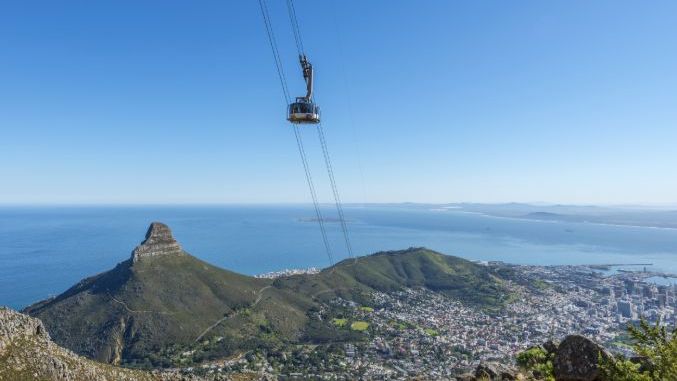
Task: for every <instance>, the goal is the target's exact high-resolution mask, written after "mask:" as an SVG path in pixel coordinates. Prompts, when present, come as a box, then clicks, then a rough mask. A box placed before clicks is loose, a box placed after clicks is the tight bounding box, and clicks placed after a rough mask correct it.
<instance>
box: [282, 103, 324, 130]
mask: <svg viewBox="0 0 677 381" xmlns="http://www.w3.org/2000/svg"><path fill="white" fill-rule="evenodd" d="M287 120H288V121H290V122H292V123H297V124H300V123H304V124H306V123H308V124H317V123H320V106H318V105H316V104H315V103H313V102H312V101H309V100H307V99H306V98H305V97H299V98H296V102H294V103H292V104H290V105H289V116H288V117H287Z"/></svg>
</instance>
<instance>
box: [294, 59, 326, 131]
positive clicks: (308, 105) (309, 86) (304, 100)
mask: <svg viewBox="0 0 677 381" xmlns="http://www.w3.org/2000/svg"><path fill="white" fill-rule="evenodd" d="M299 61H300V62H301V69H302V70H303V79H305V81H306V96H305V97H296V102H294V103H292V104H290V105H289V109H288V110H287V111H288V114H287V120H288V121H290V122H292V123H296V124H301V123H303V124H317V123H320V107H319V106H318V105H316V104H315V103H314V102H313V101H312V97H313V65H311V64H310V62H308V59H307V58H306V56H305V55H299Z"/></svg>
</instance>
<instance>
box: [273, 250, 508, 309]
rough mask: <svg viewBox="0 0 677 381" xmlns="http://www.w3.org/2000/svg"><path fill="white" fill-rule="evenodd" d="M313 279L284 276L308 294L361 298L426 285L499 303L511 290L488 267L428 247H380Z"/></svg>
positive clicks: (480, 302) (488, 304)
mask: <svg viewBox="0 0 677 381" xmlns="http://www.w3.org/2000/svg"><path fill="white" fill-rule="evenodd" d="M309 278H310V279H300V278H292V279H286V280H282V281H280V283H284V286H285V287H291V288H294V289H295V290H297V291H298V292H301V293H303V294H311V295H318V296H320V297H321V296H324V295H328V296H333V295H339V296H342V297H344V298H348V299H355V298H360V297H362V296H364V295H367V294H368V293H369V292H371V291H381V292H390V291H396V290H401V289H403V288H406V287H425V288H427V289H430V290H433V291H437V292H441V293H443V294H445V295H447V296H449V297H452V298H454V299H457V300H460V301H463V302H465V303H467V304H471V305H476V306H480V307H483V308H488V309H495V308H499V307H500V306H501V305H503V303H504V302H505V301H506V300H507V297H508V294H507V293H506V292H505V289H504V287H503V286H502V285H501V283H502V281H501V280H500V279H499V278H497V277H496V276H494V275H492V274H491V273H489V271H488V270H487V268H486V267H484V266H480V265H477V264H475V263H473V262H470V261H468V260H465V259H462V258H458V257H451V256H448V255H444V254H440V253H437V252H434V251H432V250H428V249H425V248H410V249H407V250H399V251H387V252H380V253H376V254H373V255H370V256H366V257H360V258H356V259H347V260H344V261H342V262H340V263H338V264H336V265H335V266H332V267H330V268H327V269H325V270H323V271H322V272H320V273H319V274H317V275H314V276H311V277H309Z"/></svg>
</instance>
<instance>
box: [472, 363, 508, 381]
mask: <svg viewBox="0 0 677 381" xmlns="http://www.w3.org/2000/svg"><path fill="white" fill-rule="evenodd" d="M517 377H518V375H517V370H516V369H514V368H512V367H509V366H507V365H504V364H498V363H482V364H480V365H478V366H477V369H476V370H475V379H477V380H492V381H494V380H497V381H509V380H510V381H511V380H516V379H517Z"/></svg>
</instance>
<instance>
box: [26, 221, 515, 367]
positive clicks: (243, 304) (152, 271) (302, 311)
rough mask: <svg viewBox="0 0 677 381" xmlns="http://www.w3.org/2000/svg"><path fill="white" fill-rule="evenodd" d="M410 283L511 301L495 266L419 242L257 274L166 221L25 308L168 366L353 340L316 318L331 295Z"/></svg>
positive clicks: (362, 297) (365, 293) (116, 353)
mask: <svg viewBox="0 0 677 381" xmlns="http://www.w3.org/2000/svg"><path fill="white" fill-rule="evenodd" d="M404 287H425V288H428V289H431V290H435V291H438V292H441V293H444V294H446V295H449V296H452V297H454V298H456V299H458V300H461V301H463V302H465V303H468V304H473V305H478V306H481V307H485V308H487V309H492V308H496V307H498V306H500V305H502V304H503V303H504V302H505V301H506V300H507V298H508V297H509V295H508V294H507V292H506V291H505V288H504V287H503V286H502V283H501V279H499V278H498V277H497V276H496V275H493V274H491V273H490V272H489V270H488V268H487V267H484V266H480V265H477V264H475V263H472V262H469V261H467V260H464V259H461V258H456V257H450V256H445V255H442V254H439V253H435V252H432V251H430V250H426V249H413V248H412V249H408V250H403V251H394V252H384V253H377V254H374V255H371V256H368V257H362V258H359V259H357V260H352V259H349V260H345V261H342V262H340V263H338V264H336V265H335V266H333V267H330V268H327V269H325V270H323V271H321V272H320V273H318V274H312V275H310V274H309V275H295V276H290V277H284V278H277V279H258V278H254V277H249V276H245V275H240V274H236V273H234V272H230V271H227V270H223V269H220V268H217V267H214V266H212V265H210V264H208V263H205V262H203V261H200V260H199V259H197V258H195V257H193V256H191V255H189V254H187V253H186V252H184V251H183V250H182V249H181V246H180V245H179V244H178V243H177V242H176V241H175V240H174V238H173V237H172V234H171V231H170V230H169V228H168V227H167V226H166V225H164V224H160V223H153V224H151V226H150V228H149V229H148V233H147V234H146V239H145V241H143V242H142V243H141V244H140V245H139V246H138V247H137V248H136V249H135V250H134V251H133V253H132V256H131V258H129V259H128V260H126V261H124V262H122V263H120V264H118V265H117V266H116V267H115V268H114V269H112V270H110V271H107V272H104V273H102V274H99V275H95V276H93V277H90V278H87V279H85V280H83V281H81V282H79V283H78V284H76V285H75V286H73V287H72V288H70V289H69V290H67V291H66V292H64V293H63V294H61V295H59V296H57V297H55V298H53V299H49V300H45V301H42V302H39V303H36V304H34V305H32V306H30V307H28V308H26V310H25V312H27V313H28V314H30V315H32V316H35V317H39V318H40V319H42V321H43V322H44V323H45V325H46V327H47V329H48V331H49V332H50V334H51V335H52V337H53V339H54V340H55V341H56V342H57V343H59V344H61V345H63V346H65V347H67V348H70V349H72V350H74V351H76V352H78V353H80V354H84V355H87V356H89V357H92V358H95V359H98V360H101V361H105V362H111V363H127V364H132V365H133V364H139V363H141V364H143V363H144V362H145V363H146V364H148V363H149V362H150V364H152V365H155V366H157V365H166V366H169V365H172V361H173V360H171V359H172V358H173V357H172V356H173V355H172V353H176V352H181V351H183V350H184V349H185V348H190V347H191V345H193V344H194V343H196V342H203V341H205V342H208V348H207V352H208V353H209V356H211V357H210V358H218V357H219V356H221V357H223V356H226V355H228V354H231V353H233V352H236V351H239V350H244V349H250V348H254V347H261V346H266V345H273V344H275V343H294V342H326V341H327V340H329V341H332V340H345V339H348V338H349V337H346V335H351V334H355V333H350V332H347V333H346V332H339V331H338V330H337V328H336V327H335V326H334V325H333V324H331V323H330V322H327V321H326V319H324V320H323V319H318V318H317V311H319V310H321V309H326V304H325V303H326V302H327V301H329V300H331V299H334V298H336V297H341V298H343V299H346V300H352V301H355V302H358V303H368V302H369V295H370V294H371V293H372V292H373V291H383V292H388V291H394V290H399V289H402V288H404ZM209 339H213V340H211V342H209ZM205 345H207V344H205ZM203 350H204V348H203ZM172 351H173V352H172ZM158 354H161V355H158ZM158 362H161V363H158ZM150 364H148V365H150Z"/></svg>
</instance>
